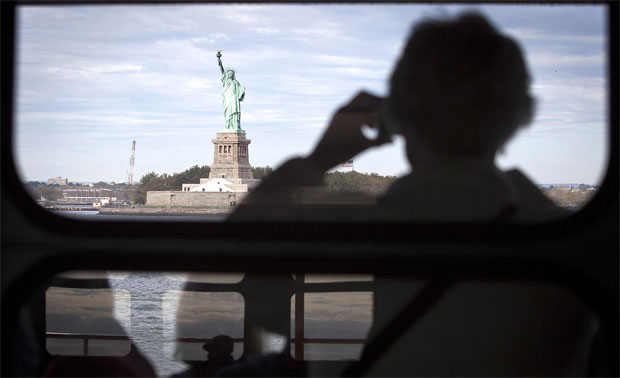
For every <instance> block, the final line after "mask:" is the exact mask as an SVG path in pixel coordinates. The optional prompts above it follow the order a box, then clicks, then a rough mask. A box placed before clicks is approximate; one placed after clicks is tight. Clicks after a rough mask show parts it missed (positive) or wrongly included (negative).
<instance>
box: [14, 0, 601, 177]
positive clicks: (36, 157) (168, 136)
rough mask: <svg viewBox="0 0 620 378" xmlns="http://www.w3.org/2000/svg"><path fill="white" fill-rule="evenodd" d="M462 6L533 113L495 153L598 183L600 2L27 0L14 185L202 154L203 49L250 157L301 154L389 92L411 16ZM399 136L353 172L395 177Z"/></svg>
mask: <svg viewBox="0 0 620 378" xmlns="http://www.w3.org/2000/svg"><path fill="white" fill-rule="evenodd" d="M464 9H477V10H479V11H481V12H483V13H484V14H486V15H487V16H488V17H489V18H490V20H491V22H492V23H493V24H494V25H496V26H497V27H498V28H499V29H500V30H501V31H502V32H503V33H505V34H508V35H510V36H512V37H514V38H516V39H517V40H518V42H519V43H520V45H521V47H522V48H523V50H524V53H525V56H526V59H527V61H528V63H529V68H530V73H531V75H532V79H533V81H532V93H533V95H534V96H535V97H536V100H537V112H536V117H535V119H534V121H533V123H532V124H531V125H530V126H529V127H527V128H526V129H524V130H522V131H521V132H519V133H518V135H517V136H516V137H515V138H513V140H512V141H511V142H510V143H509V144H508V145H507V146H506V147H505V149H504V151H503V153H501V154H500V155H499V156H498V158H497V163H498V165H499V166H500V167H502V168H504V169H510V168H513V167H518V168H520V169H522V170H523V171H524V172H525V173H526V174H527V175H528V176H529V177H530V178H532V179H533V180H534V181H535V182H537V183H539V184H551V183H587V184H597V183H599V182H600V180H601V179H602V175H603V174H604V172H605V169H606V159H607V154H608V151H607V142H606V140H607V126H606V122H607V114H606V111H607V103H606V101H607V82H606V74H605V72H606V64H607V56H606V53H605V51H606V42H607V41H606V37H605V19H606V17H605V9H604V7H602V6H593V5H570V6H565V5H562V6H559V5H555V6H552V5H484V6H471V5H468V6H467V7H465V6H462V5H452V6H439V5H422V4H400V5H399V4H392V5H384V4H349V5H335V4H332V5H317V4H312V5H303V4H296V5H290V4H289V5H275V4H262V5H261V4H258V5H250V4H246V5H239V4H233V5H221V4H199V5H197V4H190V5H188V4H185V5H133V6H101V5H99V6H92V5H89V6H45V7H41V6H23V7H21V8H20V9H19V13H18V26H17V27H18V29H17V32H18V41H17V60H16V64H17V71H16V72H17V82H16V100H17V101H16V109H15V111H16V114H15V115H16V116H15V120H16V121H15V126H14V127H15V141H14V142H15V143H14V146H15V157H16V161H17V167H18V171H19V173H20V175H21V178H22V180H24V181H31V180H35V181H46V180H47V179H48V178H51V177H56V176H61V177H64V178H68V179H69V181H72V182H97V181H115V182H124V181H127V173H128V168H129V156H130V152H131V143H132V141H133V140H135V141H136V156H135V167H134V181H137V180H139V179H140V177H142V176H143V175H145V174H146V173H149V172H156V173H159V174H161V173H168V174H172V173H175V172H181V171H183V170H185V169H187V168H189V167H191V166H194V165H210V164H211V163H212V162H213V144H212V142H211V139H213V138H215V134H216V132H217V131H218V130H220V129H221V128H222V127H223V126H224V117H223V111H222V108H221V95H220V92H221V82H220V73H219V68H218V65H217V60H216V57H215V54H216V51H217V50H222V55H223V56H222V61H223V64H224V66H225V67H231V68H234V69H235V70H236V76H237V79H238V80H239V82H240V83H241V84H242V85H243V86H244V87H245V88H246V96H245V99H244V101H243V102H242V103H241V112H242V113H241V127H242V128H243V129H244V130H245V131H246V133H247V134H246V136H247V138H249V139H251V141H252V142H251V144H250V146H249V152H250V163H251V164H252V165H253V166H265V165H270V166H272V167H277V166H279V165H280V164H282V163H283V162H284V161H286V160H287V159H289V158H291V157H293V156H300V155H306V154H308V153H309V152H310V151H311V150H312V148H313V146H314V144H315V143H316V142H317V141H318V139H319V138H320V136H321V134H322V132H323V131H324V129H325V127H326V125H327V124H328V122H329V119H330V117H331V116H332V114H333V112H334V111H335V109H337V108H338V107H339V106H341V105H342V104H344V103H346V102H347V101H348V100H349V99H350V98H351V97H353V96H354V95H355V94H356V93H357V92H358V91H360V90H362V89H364V90H367V91H370V92H372V93H375V94H377V95H381V96H383V95H386V94H387V90H388V86H387V82H388V80H389V75H390V73H391V71H392V69H393V67H394V65H395V62H396V60H397V59H398V57H399V54H400V51H401V50H402V48H403V46H404V44H405V42H406V39H407V36H408V34H409V32H410V29H411V27H412V25H413V24H414V23H415V22H417V21H419V20H421V19H423V18H425V17H429V16H430V17H432V16H446V15H447V16H450V15H454V14H458V12H460V11H462V10H464ZM403 147H404V141H403V140H402V138H395V140H394V142H393V143H392V144H390V145H386V146H382V147H379V148H375V149H373V150H369V151H365V152H364V153H362V154H360V155H359V156H356V157H355V158H354V167H355V170H356V171H359V172H366V173H372V172H376V173H379V174H382V175H396V176H400V175H403V174H406V173H407V172H408V171H409V170H410V168H409V164H408V162H407V160H406V158H405V156H404V151H403Z"/></svg>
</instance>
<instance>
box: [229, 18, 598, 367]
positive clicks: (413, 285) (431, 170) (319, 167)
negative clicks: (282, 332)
mask: <svg viewBox="0 0 620 378" xmlns="http://www.w3.org/2000/svg"><path fill="white" fill-rule="evenodd" d="M529 83H530V78H529V74H528V70H527V67H526V64H525V61H524V59H523V56H522V53H521V50H520V48H519V46H518V45H517V43H516V42H515V41H513V40H512V39H510V38H508V37H507V36H505V35H502V34H501V33H499V32H498V31H497V30H496V29H495V28H494V27H493V26H492V25H491V24H490V23H489V22H488V21H487V20H486V19H485V18H484V17H483V16H481V15H479V14H477V13H464V14H461V15H459V16H458V17H456V18H454V19H436V20H435V19H429V20H425V21H423V22H421V23H419V24H417V25H416V26H415V27H414V29H413V33H412V35H411V37H410V39H409V41H408V43H407V45H406V47H405V50H404V51H403V53H402V56H401V58H400V60H399V61H398V64H397V65H396V68H395V70H394V72H393V74H392V77H391V81H390V92H389V96H388V97H387V98H386V99H380V98H378V97H376V96H373V95H371V94H369V93H365V92H361V93H359V94H357V95H356V96H355V97H354V98H353V99H352V100H351V101H350V102H349V103H348V104H346V105H345V106H343V107H341V108H340V109H339V110H338V111H337V112H336V113H335V115H334V116H333V118H332V120H331V122H330V124H329V126H328V128H327V130H326V132H325V134H324V135H323V136H322V138H321V139H320V141H319V142H318V144H317V145H316V147H315V148H314V150H313V152H312V153H310V155H308V156H307V157H301V158H295V159H292V160H289V161H288V162H286V163H285V164H284V165H283V166H282V167H280V168H279V169H278V170H276V171H275V172H274V173H272V174H271V175H270V176H268V177H267V178H266V179H264V181H263V182H262V183H261V185H260V186H259V187H258V188H256V189H255V190H254V191H253V192H252V193H251V194H250V195H249V196H248V197H246V201H245V203H246V204H247V205H242V206H240V207H239V208H238V209H237V211H236V212H235V213H233V214H232V216H231V219H232V220H236V219H244V217H247V216H250V217H251V216H256V217H261V216H264V215H265V214H266V213H265V211H266V210H269V212H272V207H273V205H274V204H281V203H282V201H285V202H286V201H289V204H291V205H294V204H295V202H294V200H291V199H294V196H289V197H287V196H286V195H284V194H286V193H287V191H290V188H293V187H304V186H309V187H316V186H320V185H321V183H322V177H323V174H324V172H325V171H327V170H328V169H329V168H331V167H333V166H335V165H337V164H339V163H341V162H343V161H346V160H348V159H351V158H352V157H353V156H354V155H356V154H358V153H360V152H362V151H364V150H366V149H368V148H371V147H374V146H378V145H381V144H383V143H387V142H388V141H389V140H390V135H391V134H401V135H403V136H404V138H405V140H406V153H407V157H408V159H409V161H410V163H411V165H412V172H411V174H409V175H407V176H405V177H403V178H400V179H399V180H397V181H396V182H395V183H394V184H393V185H392V186H391V187H390V188H389V189H388V190H387V192H386V193H384V194H383V195H382V196H381V197H380V198H378V200H377V206H376V209H375V210H373V211H375V212H376V214H383V215H388V216H389V217H391V218H392V219H393V218H396V219H405V220H421V221H456V222H496V221H509V222H535V221H548V220H553V219H557V218H559V217H562V216H564V215H565V214H566V212H565V210H562V209H560V208H558V207H557V206H555V205H554V204H553V202H551V201H550V200H548V199H547V198H546V197H545V196H544V195H543V194H542V193H541V191H540V190H539V189H538V188H537V187H536V186H535V185H534V184H532V182H531V181H530V180H529V179H527V178H526V177H525V175H523V174H522V173H520V172H519V171H517V170H512V171H508V172H502V171H501V170H499V169H498V168H497V167H496V165H495V162H494V160H495V156H496V154H497V152H498V151H499V150H500V149H501V148H502V146H504V145H505V143H506V142H507V141H508V140H509V139H510V138H511V137H512V136H513V135H514V133H515V132H516V131H517V130H518V129H519V128H520V127H523V126H525V125H527V124H528V123H529V122H530V121H531V119H532V115H533V110H534V99H533V98H532V96H531V95H530V94H529ZM365 124H366V125H372V126H375V127H377V128H378V131H379V132H378V136H377V138H376V139H372V140H371V139H369V138H366V137H365V136H364V134H363V133H362V126H363V125H365ZM263 205H267V206H269V208H267V206H263ZM253 206H254V208H255V209H259V210H261V209H262V210H263V211H262V212H261V211H253V210H252V207H253ZM289 207H291V208H294V207H295V206H289ZM298 208H301V207H300V206H298ZM321 210H323V209H321ZM294 211H295V210H293V211H292V212H289V213H288V214H287V215H290V214H294ZM347 216H348V218H347V219H350V220H351V219H353V217H352V216H351V215H347ZM323 219H329V220H332V219H333V218H331V217H330V218H326V216H324V217H323ZM464 252H465V253H466V252H467V251H464ZM497 252H501V251H497ZM434 279H435V280H441V278H440V277H434ZM423 285H424V282H423V280H421V279H420V280H414V279H399V278H398V277H391V276H383V275H375V280H374V296H373V325H372V328H371V331H370V333H369V340H373V339H374V338H375V337H377V335H381V334H382V332H383V331H384V330H385V328H386V327H388V328H389V325H390V322H391V320H392V319H393V318H394V317H396V315H398V314H400V312H401V311H402V309H403V308H406V306H407V304H412V303H413V304H415V303H416V299H417V298H418V297H417V296H418V295H419V293H420V292H422V293H424V292H425V290H422V289H423ZM433 295H435V294H433ZM437 295H438V296H437V297H436V298H433V300H432V301H430V300H429V301H428V302H429V304H428V305H426V306H427V307H426V308H424V309H423V311H424V313H423V316H421V318H420V321H419V324H415V326H411V325H410V324H408V323H406V322H405V324H404V325H405V328H403V329H400V330H398V335H399V338H398V340H397V341H394V340H392V341H393V343H392V344H390V345H389V348H385V345H383V348H381V350H380V352H381V353H383V354H382V355H380V357H379V359H378V360H377V361H375V363H374V365H372V366H371V370H369V371H365V372H364V374H368V375H371V376H372V375H383V376H396V375H409V376H413V375H415V376H453V375H460V376H476V375H477V376H481V375H485V376H487V375H492V376H514V375H541V376H547V375H550V376H551V375H553V376H558V375H585V374H586V373H587V364H588V355H589V353H590V350H591V345H592V342H593V338H594V336H595V335H596V333H597V332H598V331H597V329H598V320H597V319H596V317H595V316H594V315H593V313H592V311H591V309H590V308H589V307H588V306H587V305H585V304H584V302H583V301H581V300H580V299H579V298H578V297H576V295H575V294H574V293H573V292H571V291H570V290H567V289H564V288H562V287H557V286H553V285H550V284H545V283H539V282H532V281H518V280H517V281H508V280H507V281H491V280H487V281H485V280H480V281H476V280H467V279H462V280H461V281H458V282H456V283H454V284H451V285H450V286H449V290H448V289H446V290H445V291H443V292H441V291H440V292H438V294H437ZM416 311H418V310H417V309H416ZM420 311H422V310H420ZM371 344H372V343H371Z"/></svg>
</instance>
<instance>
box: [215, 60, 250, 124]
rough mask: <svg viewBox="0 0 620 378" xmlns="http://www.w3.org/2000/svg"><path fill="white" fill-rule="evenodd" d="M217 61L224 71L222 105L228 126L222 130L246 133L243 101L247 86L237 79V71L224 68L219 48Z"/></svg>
mask: <svg viewBox="0 0 620 378" xmlns="http://www.w3.org/2000/svg"><path fill="white" fill-rule="evenodd" d="M215 56H216V57H217V63H218V64H219V66H220V72H221V73H222V76H221V79H222V86H223V87H224V89H222V107H223V108H224V119H225V120H226V126H225V127H224V129H222V130H220V132H227V133H245V131H243V130H241V101H243V99H244V97H245V88H243V86H242V85H241V84H239V82H238V81H237V79H235V71H234V70H233V69H231V68H228V69H226V70H224V66H222V59H221V57H222V50H218V51H217V54H216V55H215Z"/></svg>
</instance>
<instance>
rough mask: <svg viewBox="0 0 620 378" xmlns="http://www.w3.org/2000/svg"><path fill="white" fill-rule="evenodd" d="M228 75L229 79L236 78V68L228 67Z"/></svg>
mask: <svg viewBox="0 0 620 378" xmlns="http://www.w3.org/2000/svg"><path fill="white" fill-rule="evenodd" d="M226 77H227V78H229V79H234V78H235V70H233V69H230V68H229V69H227V70H226Z"/></svg>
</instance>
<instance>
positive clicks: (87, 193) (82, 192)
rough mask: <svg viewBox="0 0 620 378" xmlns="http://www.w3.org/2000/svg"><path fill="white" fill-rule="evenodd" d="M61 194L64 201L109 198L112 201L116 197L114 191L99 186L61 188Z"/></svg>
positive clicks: (87, 200)
mask: <svg viewBox="0 0 620 378" xmlns="http://www.w3.org/2000/svg"><path fill="white" fill-rule="evenodd" d="M62 195H63V197H64V199H65V201H80V202H92V201H101V200H103V199H109V200H112V201H116V197H114V191H113V190H111V189H99V188H75V189H63V190H62Z"/></svg>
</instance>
